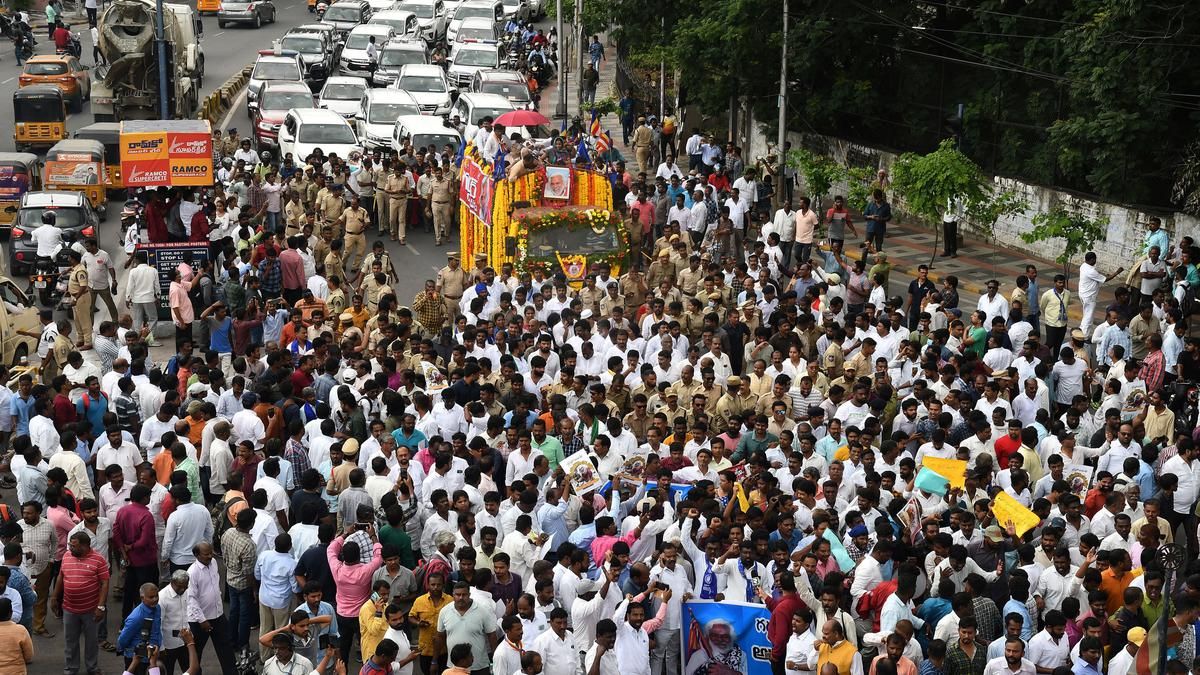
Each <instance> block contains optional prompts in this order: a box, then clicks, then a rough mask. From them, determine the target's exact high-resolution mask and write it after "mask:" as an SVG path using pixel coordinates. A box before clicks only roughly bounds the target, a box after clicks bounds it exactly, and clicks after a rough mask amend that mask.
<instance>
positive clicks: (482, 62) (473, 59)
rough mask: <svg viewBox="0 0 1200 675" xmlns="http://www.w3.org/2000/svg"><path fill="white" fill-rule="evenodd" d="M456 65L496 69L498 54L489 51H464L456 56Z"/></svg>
mask: <svg viewBox="0 0 1200 675" xmlns="http://www.w3.org/2000/svg"><path fill="white" fill-rule="evenodd" d="M454 65H456V66H489V67H494V66H495V65H496V52H493V51H490V50H487V49H464V50H462V51H460V52H459V53H458V54H456V55H455V56H454Z"/></svg>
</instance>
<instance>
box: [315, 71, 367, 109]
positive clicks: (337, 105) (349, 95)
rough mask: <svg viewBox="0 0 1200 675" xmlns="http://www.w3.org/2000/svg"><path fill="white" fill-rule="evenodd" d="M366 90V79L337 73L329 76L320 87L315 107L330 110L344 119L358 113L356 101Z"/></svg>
mask: <svg viewBox="0 0 1200 675" xmlns="http://www.w3.org/2000/svg"><path fill="white" fill-rule="evenodd" d="M366 90H367V81H366V80H364V79H362V78H361V77H349V76H347V75H338V76H337V77H331V78H329V79H328V80H327V81H326V82H325V86H324V87H321V95H320V96H318V97H317V107H318V108H325V109H327V110H332V111H334V112H335V113H337V114H339V115H341V116H342V117H344V118H346V119H350V118H352V117H354V116H355V115H356V114H358V102H359V101H361V100H362V96H363V92H365V91H366Z"/></svg>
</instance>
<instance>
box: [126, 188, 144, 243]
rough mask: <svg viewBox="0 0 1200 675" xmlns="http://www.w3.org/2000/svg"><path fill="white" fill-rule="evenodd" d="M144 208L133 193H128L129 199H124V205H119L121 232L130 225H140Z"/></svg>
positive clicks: (138, 226)
mask: <svg viewBox="0 0 1200 675" xmlns="http://www.w3.org/2000/svg"><path fill="white" fill-rule="evenodd" d="M144 208H145V207H144V206H143V205H142V202H141V201H140V200H139V199H138V198H137V197H136V196H134V195H130V197H129V199H126V200H125V205H124V206H122V207H121V232H122V234H123V233H124V232H125V231H126V230H128V229H129V228H130V227H137V228H140V227H141V226H142V211H143V210H144Z"/></svg>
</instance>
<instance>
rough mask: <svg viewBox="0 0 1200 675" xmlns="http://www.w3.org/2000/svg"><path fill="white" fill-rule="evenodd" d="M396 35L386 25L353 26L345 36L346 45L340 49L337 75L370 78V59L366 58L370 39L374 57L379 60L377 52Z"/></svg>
mask: <svg viewBox="0 0 1200 675" xmlns="http://www.w3.org/2000/svg"><path fill="white" fill-rule="evenodd" d="M395 34H396V31H395V30H394V29H392V27H391V26H388V25H386V24H371V23H368V24H363V25H361V26H355V27H354V28H353V29H352V30H351V31H350V34H349V35H347V36H346V45H345V46H344V47H342V55H341V57H340V58H339V59H338V73H340V74H342V75H356V76H358V77H370V76H371V59H370V57H369V56H367V48H368V47H369V46H370V44H371V38H375V57H376V59H378V58H379V50H381V49H383V46H384V45H386V44H387V43H388V41H389V40H391V39H392V37H393V36H394V35H395Z"/></svg>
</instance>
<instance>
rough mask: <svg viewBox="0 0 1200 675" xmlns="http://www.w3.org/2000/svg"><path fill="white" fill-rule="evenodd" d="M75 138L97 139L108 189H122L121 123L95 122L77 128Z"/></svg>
mask: <svg viewBox="0 0 1200 675" xmlns="http://www.w3.org/2000/svg"><path fill="white" fill-rule="evenodd" d="M74 137H75V138H80V139H84V140H90V141H99V142H100V144H101V145H103V146H104V168H105V169H106V171H107V174H108V176H107V177H108V185H106V187H107V188H108V189H109V190H124V189H125V180H124V178H122V177H121V123H120V122H96V123H95V124H89V125H87V126H86V127H82V128H80V129H78V130H77V131H76V132H75V134H74Z"/></svg>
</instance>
